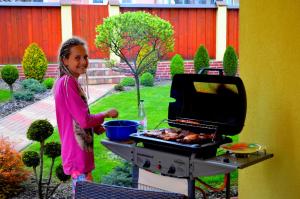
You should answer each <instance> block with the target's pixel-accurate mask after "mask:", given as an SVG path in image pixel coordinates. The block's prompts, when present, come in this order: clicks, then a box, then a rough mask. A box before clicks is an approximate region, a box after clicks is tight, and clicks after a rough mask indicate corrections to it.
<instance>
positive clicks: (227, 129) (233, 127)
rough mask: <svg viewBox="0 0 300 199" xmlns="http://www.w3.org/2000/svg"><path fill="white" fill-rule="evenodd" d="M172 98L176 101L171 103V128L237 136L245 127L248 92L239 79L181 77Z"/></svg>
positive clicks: (173, 87) (230, 77) (210, 76)
mask: <svg viewBox="0 0 300 199" xmlns="http://www.w3.org/2000/svg"><path fill="white" fill-rule="evenodd" d="M170 96H171V97H172V98H174V99H175V102H171V103H169V111H168V119H169V125H170V126H173V127H178V128H183V129H187V130H190V131H193V132H195V133H212V131H216V133H217V134H218V135H221V134H222V135H236V134H238V133H240V132H241V130H242V128H243V126H244V121H245V117H246V107H247V104H246V92H245V88H244V84H243V82H242V80H241V79H240V78H239V77H233V76H217V75H199V74H177V75H175V76H174V78H173V81H172V86H171V94H170ZM171 121H173V122H171ZM174 121H175V122H174ZM176 121H179V122H176ZM184 121H192V122H193V123H194V125H193V124H187V123H186V122H184ZM197 123H198V124H199V125H197ZM195 124H196V125H195ZM207 126H208V127H215V128H207ZM209 129H210V130H209Z"/></svg>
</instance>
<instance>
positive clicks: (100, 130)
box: [94, 124, 105, 135]
mask: <svg viewBox="0 0 300 199" xmlns="http://www.w3.org/2000/svg"><path fill="white" fill-rule="evenodd" d="M104 132H105V128H104V127H103V126H102V125H101V124H99V125H97V126H95V127H94V133H96V134H97V135H100V134H102V133H104Z"/></svg>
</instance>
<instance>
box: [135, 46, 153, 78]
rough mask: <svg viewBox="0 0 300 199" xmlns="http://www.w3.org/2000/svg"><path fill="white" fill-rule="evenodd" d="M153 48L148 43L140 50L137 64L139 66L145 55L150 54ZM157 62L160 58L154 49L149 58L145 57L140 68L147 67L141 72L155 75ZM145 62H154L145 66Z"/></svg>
mask: <svg viewBox="0 0 300 199" xmlns="http://www.w3.org/2000/svg"><path fill="white" fill-rule="evenodd" d="M151 50H152V47H151V46H149V45H147V46H145V47H144V48H142V50H141V51H140V53H139V55H138V57H137V59H136V64H137V66H138V65H139V64H140V62H141V61H142V60H143V58H144V57H145V55H146V54H148V53H149V52H150V51H151ZM157 62H158V58H157V52H156V51H154V52H152V53H151V54H150V55H148V56H147V58H145V59H144V60H143V62H142V64H141V66H140V68H141V67H142V68H145V69H144V70H143V71H142V73H141V74H144V73H147V72H148V73H151V74H152V75H153V77H155V75H156V70H157ZM145 63H152V64H151V65H149V66H144V65H145Z"/></svg>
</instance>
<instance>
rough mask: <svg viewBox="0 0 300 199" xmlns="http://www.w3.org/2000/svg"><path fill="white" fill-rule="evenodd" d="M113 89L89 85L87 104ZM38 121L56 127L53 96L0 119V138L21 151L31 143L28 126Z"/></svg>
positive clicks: (109, 86) (110, 86)
mask: <svg viewBox="0 0 300 199" xmlns="http://www.w3.org/2000/svg"><path fill="white" fill-rule="evenodd" d="M113 87H114V85H113V84H101V85H90V86H89V94H90V98H89V101H88V103H89V104H92V103H93V102H95V101H96V100H97V99H99V98H101V97H103V96H105V95H106V94H107V93H108V92H109V91H111V90H112V89H113ZM38 119H47V120H48V121H49V122H51V124H52V125H53V126H56V116H55V105H54V99H53V96H49V97H47V98H45V99H42V100H40V101H38V102H36V103H34V104H31V105H29V106H27V107H25V108H23V109H21V110H19V111H17V112H15V113H12V114H10V115H8V116H6V117H4V118H1V119H0V137H2V136H3V137H4V138H7V139H8V140H9V141H11V142H12V143H13V146H14V148H15V149H16V150H18V151H21V150H23V149H24V148H26V147H27V146H28V145H29V144H31V142H32V141H30V140H28V139H27V138H26V132H27V129H28V127H29V126H30V124H31V123H32V122H33V121H35V120H38Z"/></svg>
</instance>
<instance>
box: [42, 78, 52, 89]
mask: <svg viewBox="0 0 300 199" xmlns="http://www.w3.org/2000/svg"><path fill="white" fill-rule="evenodd" d="M53 84H54V79H53V78H51V77H49V78H47V79H45V80H44V81H43V85H44V86H45V87H46V88H47V89H51V88H52V87H53Z"/></svg>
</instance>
